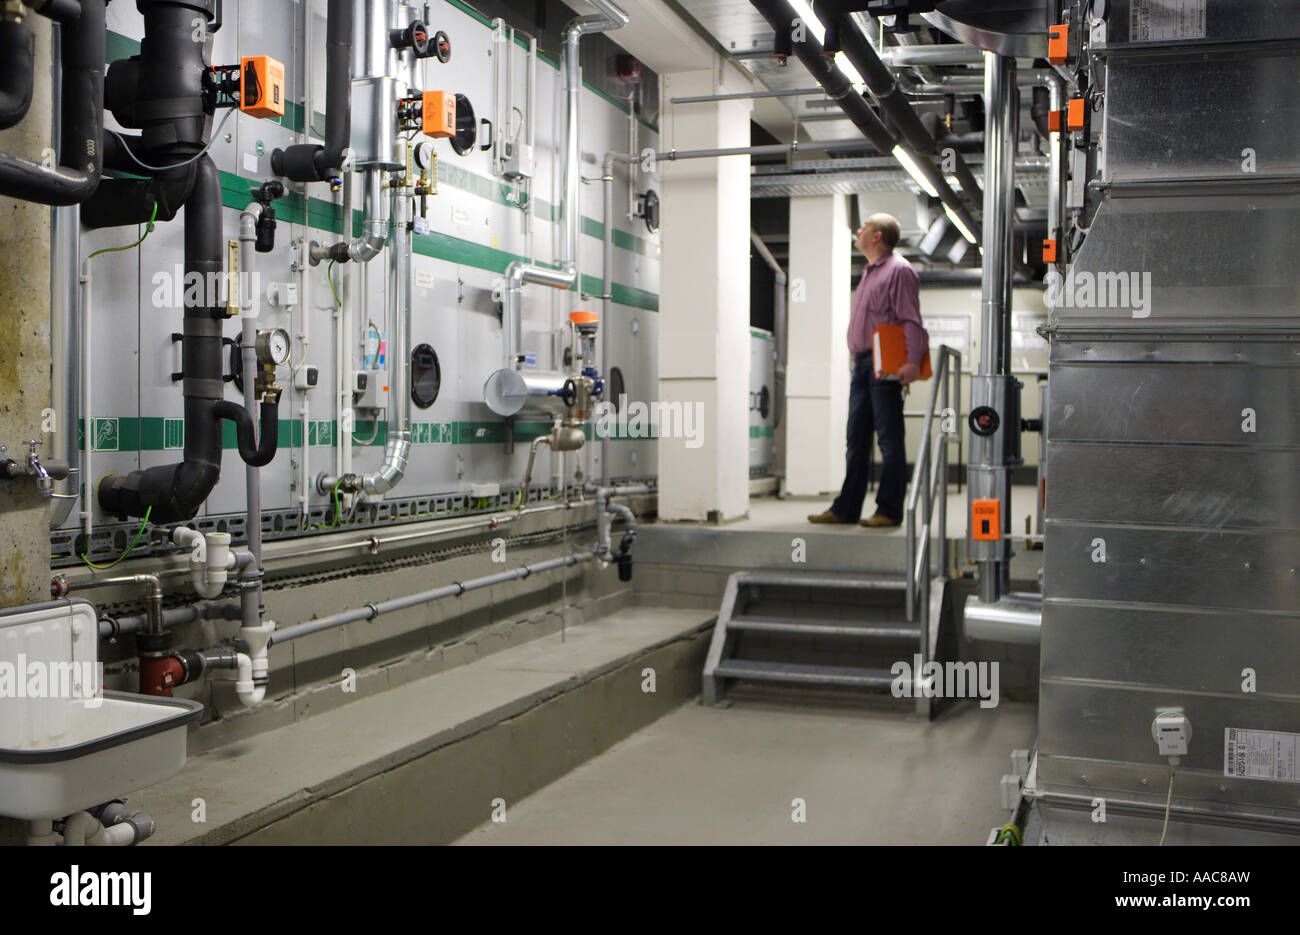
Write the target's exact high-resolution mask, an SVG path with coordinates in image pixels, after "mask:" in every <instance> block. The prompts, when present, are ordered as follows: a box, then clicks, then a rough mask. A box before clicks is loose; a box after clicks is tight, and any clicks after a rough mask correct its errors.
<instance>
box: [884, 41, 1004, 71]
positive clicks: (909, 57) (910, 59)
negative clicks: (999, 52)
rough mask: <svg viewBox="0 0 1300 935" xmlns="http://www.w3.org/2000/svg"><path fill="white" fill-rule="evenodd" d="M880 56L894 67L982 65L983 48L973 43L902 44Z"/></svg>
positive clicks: (886, 50)
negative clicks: (978, 47)
mask: <svg viewBox="0 0 1300 935" xmlns="http://www.w3.org/2000/svg"><path fill="white" fill-rule="evenodd" d="M880 58H881V59H882V60H883V61H884V63H885V64H886V65H892V66H893V67H895V68H899V67H906V66H909V65H981V66H982V65H983V64H984V50H983V49H977V48H976V47H975V46H973V45H903V46H894V47H891V48H888V49H885V50H884V51H883V52H882V53H881V54H880Z"/></svg>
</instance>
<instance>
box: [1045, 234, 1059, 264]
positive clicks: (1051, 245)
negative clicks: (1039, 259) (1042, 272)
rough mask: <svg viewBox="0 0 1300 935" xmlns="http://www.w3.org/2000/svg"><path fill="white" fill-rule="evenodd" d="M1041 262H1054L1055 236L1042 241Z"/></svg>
mask: <svg viewBox="0 0 1300 935" xmlns="http://www.w3.org/2000/svg"><path fill="white" fill-rule="evenodd" d="M1043 262H1044V263H1055V262H1056V238H1055V237H1048V238H1047V239H1046V240H1044V241H1043Z"/></svg>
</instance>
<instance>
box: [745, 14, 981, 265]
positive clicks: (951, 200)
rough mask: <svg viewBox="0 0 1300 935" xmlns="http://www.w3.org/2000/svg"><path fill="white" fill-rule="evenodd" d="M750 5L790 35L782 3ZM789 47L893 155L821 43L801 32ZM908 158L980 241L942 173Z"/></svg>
mask: <svg viewBox="0 0 1300 935" xmlns="http://www.w3.org/2000/svg"><path fill="white" fill-rule="evenodd" d="M750 3H751V5H752V6H753V7H754V9H756V10H758V12H759V13H761V14H762V15H763V18H764V19H765V20H767V22H768V25H770V26H771V27H772V29H773V30H775V32H776V35H777V38H778V39H780V37H781V36H785V35H788V34H789V33H790V32H791V29H792V27H791V23H793V22H794V20H795V19H796V17H795V13H794V8H793V7H791V6H790V4H789V3H787V2H786V0H750ZM859 35H860V33H859ZM791 47H792V48H793V50H794V54H795V55H797V56H798V57H799V61H801V62H803V65H804V67H805V68H807V69H808V71H809V72H810V73H811V74H812V76H813V78H815V79H816V80H817V83H818V84H819V85H821V86H822V89H823V90H824V91H825V92H826V94H827V96H828V97H830V98H832V99H833V100H835V102H836V103H838V104H839V105H840V109H841V110H843V111H844V114H845V116H847V117H848V118H849V120H851V121H852V122H853V125H854V126H855V127H857V128H858V129H859V130H860V131H861V132H862V135H863V136H865V137H866V138H867V139H868V140H870V141H871V143H872V145H873V146H875V147H876V149H878V150H879V151H880V152H881V154H882V155H885V156H891V155H893V151H894V147H895V146H897V145H898V140H897V139H895V137H894V134H893V133H892V132H891V131H890V130H889V128H888V127H886V126H885V124H884V123H882V122H881V120H880V118H879V117H877V116H876V114H875V112H874V111H873V110H872V109H871V107H870V105H869V104H867V102H866V100H865V99H864V98H863V97H862V95H861V94H859V93H858V92H857V91H855V90H854V89H853V85H852V84H851V83H850V82H849V79H848V77H847V76H846V75H845V74H844V72H842V71H840V69H839V68H838V67H837V66H836V65H835V62H834V59H833V58H831V57H830V56H828V55H826V54H824V50H823V49H822V45H821V43H820V42H818V41H817V40H816V39H814V38H813V37H812V36H811V35H810V34H808V32H807V30H806V29H805V30H804V38H803V41H801V42H791ZM855 67H856V66H855ZM911 155H912V157H913V161H914V162H915V163H916V166H917V169H918V170H919V171H920V172H921V173H922V174H923V175H924V176H925V177H926V180H927V181H928V182H929V183H930V184H931V185H932V186H933V187H934V190H935V191H936V192H938V193H939V198H940V200H941V201H943V203H944V204H946V205H947V206H948V207H949V208H951V209H952V211H953V213H954V214H956V215H957V217H959V218H961V221H962V223H963V224H965V225H966V227H967V228H968V229H969V230H970V232H971V234H972V236H974V237H975V240H976V242H978V241H979V239H980V225H979V222H978V221H976V220H975V217H974V216H973V215H972V214H971V212H970V210H969V209H968V208H967V207H966V204H965V203H964V202H963V201H962V200H961V198H959V197H958V196H957V193H956V192H955V191H953V190H952V186H951V185H949V184H948V180H947V179H945V178H944V177H943V173H942V172H940V171H939V170H938V169H937V168H936V167H935V166H934V164H933V163H932V162H930V160H929V159H928V158H927V157H926V156H925V155H924V154H923V153H919V152H914V153H912V154H911Z"/></svg>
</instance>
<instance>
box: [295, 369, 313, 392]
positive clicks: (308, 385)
mask: <svg viewBox="0 0 1300 935" xmlns="http://www.w3.org/2000/svg"><path fill="white" fill-rule="evenodd" d="M319 379H320V371H319V370H317V369H316V368H315V367H313V366H312V365H311V364H304V365H303V366H301V367H299V368H298V369H297V370H296V371H294V374H293V385H294V386H296V387H297V388H298V389H300V390H310V389H315V387H316V382H317V380H319Z"/></svg>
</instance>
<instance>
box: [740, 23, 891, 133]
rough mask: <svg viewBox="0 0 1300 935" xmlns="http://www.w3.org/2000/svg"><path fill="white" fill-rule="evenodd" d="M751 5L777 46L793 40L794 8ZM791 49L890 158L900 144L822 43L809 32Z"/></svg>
mask: <svg viewBox="0 0 1300 935" xmlns="http://www.w3.org/2000/svg"><path fill="white" fill-rule="evenodd" d="M751 3H752V4H753V6H754V9H756V10H758V12H759V13H761V14H762V15H763V18H764V19H765V20H767V22H768V24H769V25H770V26H771V27H772V29H773V30H775V32H776V40H777V47H778V48H780V46H781V43H782V41H783V40H789V39H790V36H791V26H790V24H791V23H792V22H793V21H794V19H795V15H794V9H793V8H792V7H791V6H790V4H788V3H786V0H751ZM790 47H791V49H792V50H793V52H794V54H795V55H797V56H798V57H799V61H801V62H803V64H804V67H805V68H807V69H808V71H809V72H811V73H812V76H813V78H815V79H816V81H817V83H818V84H819V85H821V86H822V90H824V91H825V92H826V96H827V97H830V98H832V99H833V100H834V101H835V102H836V103H838V104H839V105H840V109H841V110H843V111H844V114H845V116H847V117H848V118H849V120H851V121H853V125H854V126H855V127H857V128H858V130H859V131H861V133H862V135H863V136H865V137H866V138H867V139H868V140H870V141H871V145H873V146H875V147H876V149H877V150H879V151H880V152H881V153H882V154H884V155H886V156H888V155H889V154H890V153H891V152H893V149H894V147H895V146H896V145H897V144H898V141H897V140H896V139H894V135H893V134H892V133H890V132H889V128H888V127H886V126H885V125H884V124H883V123H882V122H881V121H880V118H879V117H877V116H876V115H875V112H874V111H872V109H871V107H870V106H869V105H868V104H867V102H866V101H865V100H863V98H862V95H861V94H859V93H858V92H857V91H855V90H853V85H852V84H851V83H850V82H849V79H848V77H847V76H846V75H845V74H844V72H842V71H840V70H839V68H838V67H837V66H836V65H835V62H834V60H833V59H831V58H830V57H829V56H827V55H825V54H823V51H822V46H821V43H819V42H818V41H817V40H816V39H814V38H813V37H812V36H810V35H807V31H806V30H805V36H804V40H803V41H802V42H790Z"/></svg>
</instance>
